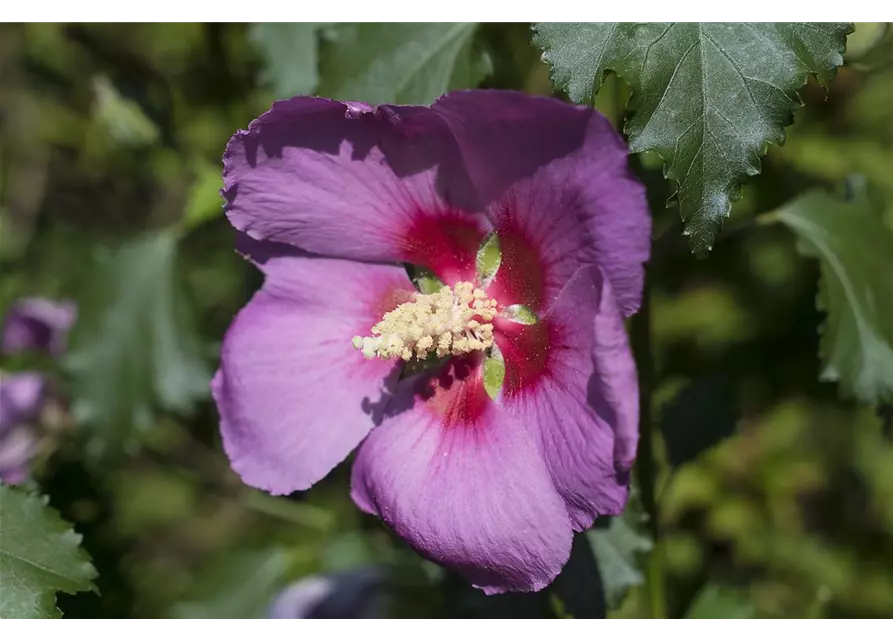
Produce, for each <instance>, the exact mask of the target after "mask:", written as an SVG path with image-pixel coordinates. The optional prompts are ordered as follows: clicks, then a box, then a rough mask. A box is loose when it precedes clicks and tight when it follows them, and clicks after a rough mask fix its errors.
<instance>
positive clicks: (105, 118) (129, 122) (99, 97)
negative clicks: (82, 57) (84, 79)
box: [93, 76, 160, 147]
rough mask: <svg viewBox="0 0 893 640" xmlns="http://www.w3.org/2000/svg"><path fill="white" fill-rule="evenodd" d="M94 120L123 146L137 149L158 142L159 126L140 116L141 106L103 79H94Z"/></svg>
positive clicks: (146, 117)
mask: <svg viewBox="0 0 893 640" xmlns="http://www.w3.org/2000/svg"><path fill="white" fill-rule="evenodd" d="M93 92H94V96H95V106H94V117H95V118H96V121H97V122H98V123H99V124H100V125H101V126H102V127H104V128H105V129H106V130H107V131H108V132H109V134H111V136H112V138H114V139H115V140H116V141H117V142H119V143H120V144H122V145H125V146H130V147H139V146H146V145H150V144H152V143H154V142H156V141H157V140H158V137H159V135H160V133H159V130H158V126H157V125H156V124H155V123H154V122H152V120H150V119H149V118H148V116H146V114H145V113H143V110H142V109H141V108H140V106H139V105H138V104H137V103H136V102H134V101H133V100H128V99H127V98H125V97H124V96H122V95H121V94H120V93H118V90H117V89H116V88H115V85H113V84H112V82H111V80H109V79H108V78H106V77H105V76H97V77H95V78H94V79H93Z"/></svg>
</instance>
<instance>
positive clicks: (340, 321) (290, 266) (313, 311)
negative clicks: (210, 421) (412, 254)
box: [212, 243, 411, 494]
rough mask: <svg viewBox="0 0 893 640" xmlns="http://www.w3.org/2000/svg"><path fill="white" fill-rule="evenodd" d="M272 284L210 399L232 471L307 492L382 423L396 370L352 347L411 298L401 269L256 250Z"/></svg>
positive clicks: (266, 246) (242, 316)
mask: <svg viewBox="0 0 893 640" xmlns="http://www.w3.org/2000/svg"><path fill="white" fill-rule="evenodd" d="M247 252H248V253H249V254H250V255H251V256H252V257H253V258H254V259H255V260H257V261H258V262H262V264H261V268H262V269H263V271H264V273H265V275H266V281H265V283H264V286H263V288H262V289H261V290H260V291H258V292H257V293H256V294H255V296H254V297H253V298H252V300H251V302H249V303H248V305H247V306H245V308H243V309H242V311H241V312H240V313H239V315H238V316H237V317H236V319H235V320H234V321H233V323H232V325H231V326H230V328H229V331H228V332H227V334H226V337H225V339H224V342H223V347H222V352H221V364H220V369H219V370H218V371H217V374H216V375H215V377H214V380H213V382H212V391H213V394H214V398H215V400H216V402H217V406H218V409H219V411H220V415H221V431H222V433H223V444H224V447H225V449H226V452H227V454H228V455H229V457H230V460H231V462H232V466H233V468H234V469H235V470H236V471H237V472H238V473H239V474H240V475H241V476H242V479H243V480H244V481H245V482H246V483H247V484H250V485H252V486H254V487H257V488H260V489H264V490H266V491H269V492H271V493H276V494H282V493H290V492H292V491H297V490H302V489H307V488H308V487H310V486H311V485H312V484H314V483H315V482H317V481H318V480H320V479H321V478H323V477H324V476H325V475H326V474H327V473H328V472H329V471H330V470H331V469H332V468H333V467H334V466H335V465H337V464H338V463H339V462H341V461H342V460H343V459H344V458H345V457H346V456H347V455H348V453H350V451H351V450H353V448H354V447H356V445H357V444H358V443H359V442H360V441H361V440H362V439H363V438H364V437H365V436H366V434H367V433H368V432H369V430H370V429H371V428H372V427H373V425H374V424H375V422H376V421H380V420H381V409H380V408H381V406H382V404H383V398H384V397H385V393H386V392H385V388H386V385H387V384H389V381H390V380H392V379H393V376H394V375H395V374H396V370H395V369H394V363H391V362H386V361H379V360H365V359H364V358H363V356H362V354H360V353H359V352H358V351H356V350H355V349H354V348H353V346H352V345H351V338H352V337H353V336H354V335H367V334H368V331H369V328H370V327H371V326H372V325H373V324H375V323H376V322H377V321H378V320H379V319H381V316H382V314H383V313H384V312H385V311H388V310H390V309H393V308H394V307H395V306H396V304H398V303H399V302H400V301H401V297H400V295H401V294H405V293H406V292H407V291H408V290H409V289H411V284H410V282H409V279H408V278H407V276H406V273H405V271H404V270H403V269H400V268H397V267H391V266H383V265H365V264H357V263H352V262H347V261H342V260H329V259H322V258H308V257H300V256H296V255H294V254H295V253H297V252H295V251H291V255H289V252H288V251H284V250H277V249H276V248H275V247H272V246H271V244H270V243H255V247H254V249H253V250H249V251H247Z"/></svg>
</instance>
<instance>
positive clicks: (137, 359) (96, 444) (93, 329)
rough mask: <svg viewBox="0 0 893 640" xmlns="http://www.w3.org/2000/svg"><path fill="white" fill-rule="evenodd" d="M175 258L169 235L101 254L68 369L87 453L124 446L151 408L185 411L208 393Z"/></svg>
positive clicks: (73, 338) (83, 302)
mask: <svg viewBox="0 0 893 640" xmlns="http://www.w3.org/2000/svg"><path fill="white" fill-rule="evenodd" d="M176 259H177V239H176V237H175V236H174V235H173V233H171V232H167V231H162V232H158V233H150V234H147V235H144V236H141V237H139V238H137V239H135V240H132V241H130V242H128V243H127V244H125V245H124V246H122V247H120V248H119V249H118V250H116V251H115V252H114V253H112V254H110V255H106V256H104V259H103V260H101V261H100V262H99V264H98V265H97V268H96V269H95V272H94V274H93V276H92V278H91V279H90V281H89V283H88V287H87V288H86V289H87V291H86V293H85V295H84V296H83V298H82V300H81V301H80V304H79V313H80V317H79V319H78V322H77V325H76V326H75V328H74V331H73V332H72V336H71V354H70V356H69V358H68V361H67V364H68V369H69V371H70V372H71V374H72V375H73V378H74V381H73V382H74V384H73V394H74V404H73V411H74V414H75V416H76V417H77V419H78V420H79V421H80V422H82V423H87V424H89V425H91V426H92V427H94V429H93V430H92V437H91V440H90V442H89V447H88V453H89V454H91V455H93V456H97V455H102V454H104V453H105V452H107V451H113V450H115V449H117V448H119V447H121V446H127V445H130V444H131V443H132V442H133V441H134V440H135V438H134V436H135V432H136V429H138V428H141V427H145V426H147V425H149V424H151V419H152V410H153V408H155V407H161V408H163V409H167V410H172V411H178V412H187V411H189V410H190V409H191V408H192V405H193V403H194V402H195V401H196V400H199V399H201V398H204V397H205V396H207V394H208V381H209V379H210V372H209V370H208V368H207V365H206V363H205V361H204V360H203V358H202V354H201V352H200V342H199V338H198V336H197V335H196V333H195V332H194V331H193V328H192V324H191V318H190V313H189V309H188V307H187V305H186V301H185V299H184V297H183V294H182V291H181V290H180V284H179V279H178V273H177V268H176Z"/></svg>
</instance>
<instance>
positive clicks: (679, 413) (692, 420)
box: [660, 372, 739, 467]
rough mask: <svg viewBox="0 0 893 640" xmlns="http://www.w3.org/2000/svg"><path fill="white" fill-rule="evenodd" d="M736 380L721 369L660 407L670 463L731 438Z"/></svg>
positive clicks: (735, 415)
mask: <svg viewBox="0 0 893 640" xmlns="http://www.w3.org/2000/svg"><path fill="white" fill-rule="evenodd" d="M738 418H739V410H738V397H737V394H736V389H735V385H734V382H733V381H732V380H731V379H730V378H729V377H728V376H727V375H724V374H723V373H722V372H712V373H710V374H708V375H705V376H702V377H700V378H696V379H695V380H692V381H691V383H690V384H688V385H687V386H686V387H685V388H684V389H682V390H681V391H680V392H679V395H677V396H676V397H675V398H673V400H671V401H670V402H669V403H667V405H666V406H665V407H664V408H663V409H662V410H661V419H660V433H661V435H662V436H663V439H664V444H665V445H666V448H667V459H668V461H669V463H670V464H671V465H672V466H674V467H678V466H680V465H682V464H685V463H686V462H690V461H692V460H694V459H695V458H696V457H697V456H698V455H700V454H701V453H702V452H704V451H706V450H707V449H710V448H711V447H713V446H714V445H716V444H718V443H719V442H720V441H722V440H723V439H724V438H728V437H729V436H731V435H732V434H733V433H734V432H735V427H736V425H737V424H738Z"/></svg>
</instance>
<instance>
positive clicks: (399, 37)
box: [318, 22, 488, 104]
mask: <svg viewBox="0 0 893 640" xmlns="http://www.w3.org/2000/svg"><path fill="white" fill-rule="evenodd" d="M476 29H477V23H475V22H440V23H361V24H356V23H353V24H338V25H336V26H334V27H333V28H332V29H331V30H329V31H327V38H328V41H325V40H324V42H323V45H322V48H321V53H320V60H321V62H320V77H321V80H320V83H319V88H318V93H319V95H322V96H326V97H329V98H336V99H339V100H360V101H363V102H368V103H370V104H382V103H393V104H429V103H431V102H433V101H434V100H435V99H436V98H438V97H439V96H440V95H441V94H443V93H445V92H446V91H447V90H449V89H467V88H472V87H476V86H477V85H478V84H479V83H480V81H481V80H482V79H483V76H484V75H485V74H486V73H487V71H488V67H487V64H486V62H485V59H484V58H483V57H482V54H480V53H479V52H477V51H476V50H475V48H474V44H473V40H474V33H475V30H476Z"/></svg>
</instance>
